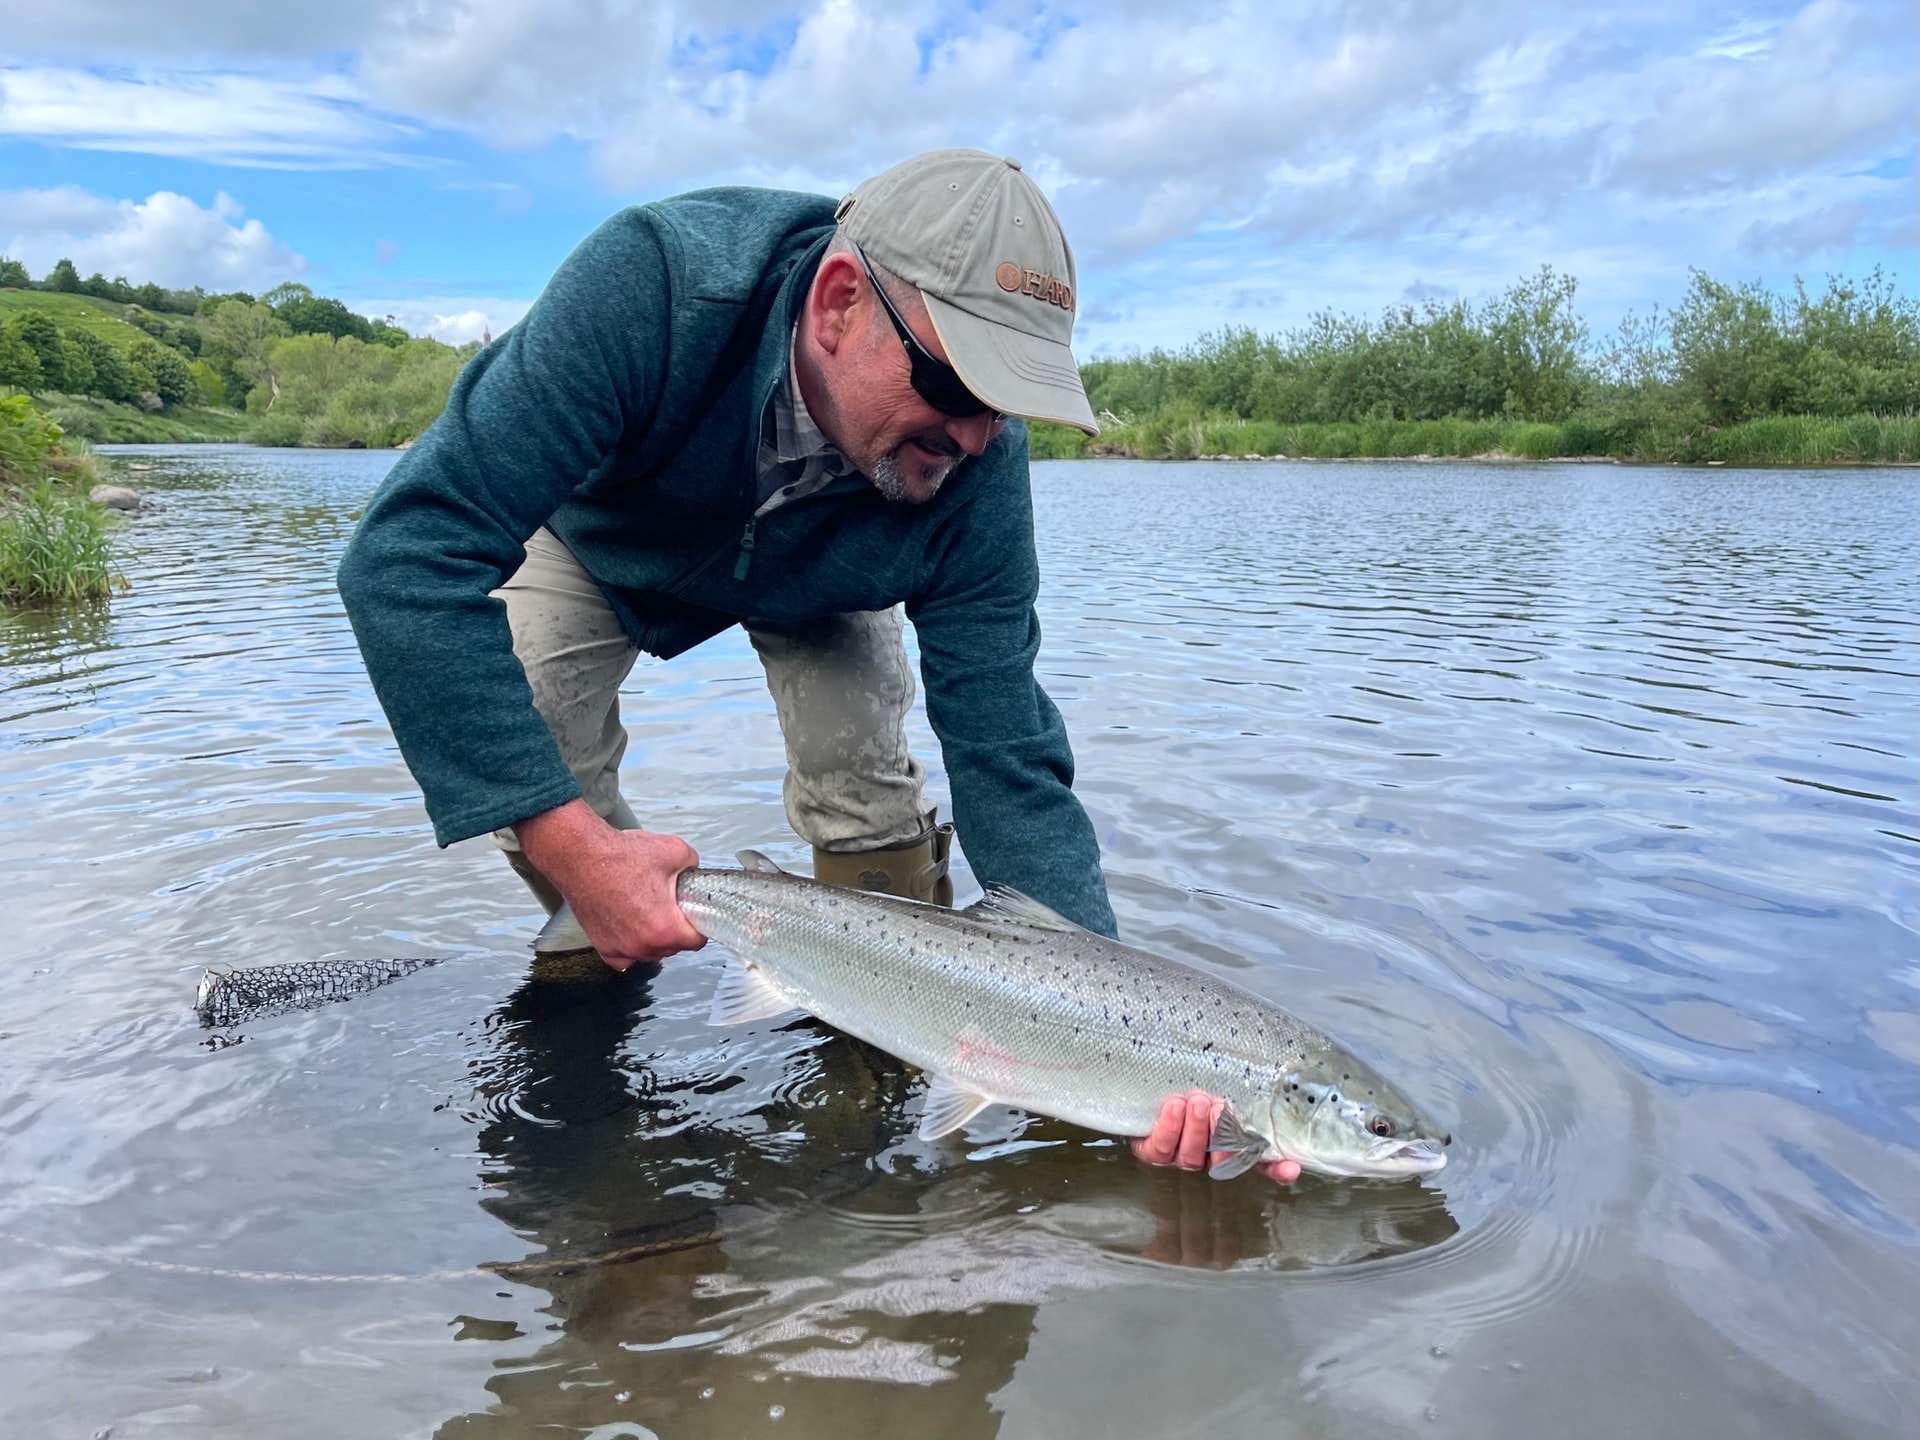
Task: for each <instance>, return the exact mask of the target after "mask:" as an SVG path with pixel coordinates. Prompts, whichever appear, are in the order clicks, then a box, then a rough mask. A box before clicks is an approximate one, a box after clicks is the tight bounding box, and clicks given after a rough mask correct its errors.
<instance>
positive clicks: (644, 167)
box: [0, 0, 1920, 356]
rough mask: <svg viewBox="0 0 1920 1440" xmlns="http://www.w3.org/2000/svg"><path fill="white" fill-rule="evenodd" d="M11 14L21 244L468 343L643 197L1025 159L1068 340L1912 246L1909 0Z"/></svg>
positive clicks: (5, 72) (1087, 347) (1913, 274)
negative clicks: (339, 306) (929, 151)
mask: <svg viewBox="0 0 1920 1440" xmlns="http://www.w3.org/2000/svg"><path fill="white" fill-rule="evenodd" d="M7 32H8V33H6V34H5V35H4V36H0V253H5V254H8V255H11V256H14V257H15V258H19V259H22V260H24V261H26V262H27V264H28V266H29V268H30V269H32V270H33V271H34V273H36V274H40V273H43V272H44V271H45V270H46V269H47V268H49V267H50V266H51V264H52V262H53V261H54V260H55V259H57V258H58V257H59V256H61V255H70V256H72V258H74V260H75V261H76V262H77V263H79V264H80V266H81V268H82V270H83V271H91V270H95V269H99V270H103V271H105V272H106V273H107V274H109V275H113V274H124V275H125V276H126V277H127V278H129V279H131V280H133V281H135V282H139V281H141V280H145V279H148V278H152V279H157V280H160V281H162V282H163V283H166V284H175V285H182V284H200V285H205V286H207V287H208V288H209V289H232V288H244V289H253V290H257V289H264V288H266V287H268V286H270V285H272V284H274V283H276V282H278V281H280V280H283V279H301V280H304V281H306V282H307V283H309V284H311V285H313V286H314V287H315V288H316V289H317V290H320V291H321V292H323V293H328V294H335V295H338V296H340V297H341V298H343V299H345V300H347V301H348V302H349V303H350V304H352V305H354V306H355V307H356V308H359V309H362V310H364V311H366V312H368V313H371V314H393V315H396V316H397V317H399V318H400V320H401V321H402V322H403V323H405V324H407V325H408V326H409V327H410V328H412V329H415V330H420V331H424V330H429V329H431V330H433V331H434V332H435V333H439V334H441V335H443V336H445V337H447V338H455V339H459V338H467V337H468V336H470V335H476V334H478V333H479V329H480V328H481V327H483V326H491V327H492V328H493V329H495V330H496V331H497V330H499V329H501V328H503V327H504V326H505V325H506V324H508V323H511V321H512V320H513V319H515V318H517V316H518V315H519V314H520V313H521V312H522V311H523V310H524V308H525V306H526V304H527V302H528V301H530V300H531V299H532V297H533V296H534V295H536V294H538V292H539V289H540V287H541V285H542V284H543V283H544V281H545V278H546V276H547V275H548V274H549V273H550V272H551V271H552V269H553V267H554V265H555V264H556V263H557V262H558V261H559V259H560V258H561V257H562V256H564V255H565V254H566V252H567V251H568V250H569V249H570V248H571V247H572V245H573V244H574V243H575V242H576V241H577V240H578V239H579V238H580V237H581V236H582V235H584V234H585V233H586V232H587V231H589V230H590V229H592V227H593V226H594V225H595V224H597V223H598V222H599V221H600V220H601V219H602V218H603V217H604V216H605V215H607V214H608V213H609V212H611V211H612V210H614V209H616V208H617V207H619V206H620V205H623V204H628V203H633V202H637V201H644V200H647V199H650V198H653V197H657V196H660V195H666V194H672V193H674V192H676V191H678V190H682V189H688V188H692V187H694V186H698V185H704V184H714V183H750V184H771V185H787V186H793V187H797V188H806V189H813V190H819V191H822V192H825V193H829V194H839V193H843V192H844V191H845V190H847V189H849V188H851V186H852V185H853V184H855V183H856V182H857V181H858V180H860V179H861V178H862V177H863V176H865V175H867V174H870V173H872V172H873V171H875V170H878V169H881V168H883V167H885V166H886V165H888V164H890V163H892V162H893V161H894V160H896V159H899V158H901V157H902V156H904V155H906V154H909V153H912V152H913V151H916V150H920V149H925V148H930V147H933V146H938V145H954V144H965V145H977V146H980V147H981V148H984V149H989V150H994V151H997V152H1000V153H1005V154H1012V155H1017V156H1019V157H1020V158H1021V159H1022V161H1023V162H1025V164H1026V166H1027V168H1028V169H1029V171H1031V172H1032V173H1033V174H1035V175H1036V177H1037V178H1039V179H1040V180H1041V182H1042V183H1043V184H1044V185H1045V186H1046V187H1047V188H1048V189H1049V191H1050V193H1051V194H1052V195H1053V197H1054V200H1055V203H1056V207H1057V208H1058V209H1059V211H1060V212H1061V215H1062V217H1063V219H1064V221H1065V223H1066V225H1067V230H1068V234H1069V237H1070V238H1071V240H1072V241H1073V244H1074V247H1075V251H1076V254H1077V256H1078V260H1079V266H1080V284H1079V286H1078V291H1079V294H1080V296H1081V297H1082V305H1081V314H1080V317H1079V329H1078V331H1077V337H1076V348H1077V349H1078V350H1079V352H1080V353H1081V354H1082V355H1083V356H1087V355H1092V354H1097V353H1101V352H1103V351H1115V350H1124V349H1126V348H1129V347H1132V346H1150V345H1155V344H1177V343H1180V342H1182V341H1184V340H1187V339H1190V338H1191V337H1193V336H1194V335H1196V334H1197V333H1199V332H1200V331H1202V330H1205V329H1208V328H1211V327H1213V326H1217V325H1219V324H1222V323H1234V324H1248V325H1253V326H1256V327H1258V328H1261V329H1268V330H1272V329H1283V328H1286V327H1288V326H1292V325H1296V324H1299V323H1301V322H1302V321H1304V320H1305V319H1306V318H1307V316H1308V315H1309V314H1311V313H1312V312H1314V311H1316V310H1320V309H1325V308H1331V309H1335V310H1342V311H1361V312H1373V311H1377V310H1378V309H1379V308H1380V307H1382V306H1384V305H1387V304H1390V303H1393V302H1395V301H1398V300H1401V299H1404V298H1424V297H1435V298H1443V297H1448V296H1452V295H1463V296H1467V297H1469V298H1474V297H1479V296H1484V295H1486V294H1489V293H1492V292H1494V291H1496V290H1498V289H1500V288H1502V287H1503V286H1505V285H1506V284H1508V283H1510V282H1511V281H1512V280H1514V279H1515V278H1516V277H1518V276H1519V275H1521V274H1523V273H1525V272H1529V271H1531V270H1533V269H1534V268H1536V267H1537V266H1539V265H1541V264H1551V265H1553V266H1555V267H1557V268H1559V269H1561V270H1564V271H1567V272H1570V273H1572V274H1574V275H1576V276H1578V277H1579V279H1580V281H1581V301H1580V304H1581V308H1582V310H1583V312H1584V313H1586V314H1587V315H1588V316H1589V318H1590V319H1592V320H1593V321H1594V322H1595V324H1596V326H1597V327H1601V328H1604V327H1606V326H1609V325H1611V324H1612V323H1613V322H1614V321H1615V320H1616V319H1617V318H1618V317H1619V316H1620V315H1621V314H1622V313H1623V312H1625V311H1627V310H1629V309H1645V308H1646V307H1647V306H1648V305H1650V304H1653V303H1671V302H1672V301H1674V300H1675V299H1677V298H1678V297H1679V296H1680V294H1681V293H1682V292H1683V290H1684V288H1685V285H1686V272H1687V267H1688V266H1689V265H1694V266H1698V267H1700V268H1702V269H1704V270H1707V271H1709V272H1710V273H1713V274H1715V275H1719V276H1722V277H1725V278H1753V279H1761V280H1764V281H1767V282H1768V283H1771V284H1774V285H1785V284H1787V283H1789V282H1790V281H1791V279H1792V277H1793V276H1794V275H1796V274H1801V275H1806V276H1808V277H1810V278H1817V277H1819V276H1821V275H1823V274H1825V273H1827V272H1830V271H1840V272H1846V273H1852V274H1858V273H1861V272H1864V271H1865V270H1867V269H1870V268H1871V267H1872V266H1874V265H1881V266H1884V267H1885V268H1886V269H1887V270H1888V271H1889V273H1891V274H1892V275H1893V276H1894V277H1895V278H1896V280H1897V282H1898V284H1899V285H1900V288H1901V289H1902V290H1903V291H1904V292H1906V293H1908V294H1912V293H1914V291H1915V289H1916V282H1917V279H1920V271H1917V267H1916V244H1917V243H1920V236H1917V234H1916V232H1917V231H1920V219H1917V218H1916V216H1917V215H1920V188H1917V187H1916V179H1915V154H1916V149H1920V9H1917V8H1916V7H1915V6H1914V5H1913V3H1912V0H1903V3H1880V0H1812V3H1796V0H1787V3H1780V4H1770V3H1755V0H1747V3H1740V4H1721V3H1715V0H1701V3H1693V4H1689V5H1684V6H1679V5H1673V4H1671V3H1663V4H1634V3H1624V4H1612V5H1578V4H1564V3H1562V4H1530V3H1522V0H1472V3H1466V0H1373V3H1361V0H1308V3H1283V0H1268V3H1254V4H1189V5H1178V4H1175V5H1169V4H1165V3H1154V4H1147V3H1138V0H1106V3H1102V4H1082V3H1077V0H1062V3H1056V4H1033V3H1011V0H1009V3H998V0H970V3H945V0H886V3H876V0H821V3H812V4H791V3H774V0H703V3H700V4H691V5H689V4H676V3H654V4H645V3H635V0H441V3H437V4H433V5H417V6H396V5H393V4H391V3H376V0H334V3H332V4H329V5H327V6H324V7H309V8H308V9H307V11H306V13H295V12H294V7H290V6H285V5H282V4H276V3H271V0H175V3H173V4H170V5H169V6H168V7H166V14H165V15H164V17H162V16H160V15H158V14H156V12H155V11H154V10H153V8H152V7H151V6H148V5H143V6H138V7H136V6H135V5H133V4H131V3H126V0H67V3H66V4H63V5H61V6H57V7H54V6H39V7H33V8H32V9H31V10H28V11H26V12H25V13H22V14H18V15H15V16H13V17H11V18H10V20H9V25H8V27H7Z"/></svg>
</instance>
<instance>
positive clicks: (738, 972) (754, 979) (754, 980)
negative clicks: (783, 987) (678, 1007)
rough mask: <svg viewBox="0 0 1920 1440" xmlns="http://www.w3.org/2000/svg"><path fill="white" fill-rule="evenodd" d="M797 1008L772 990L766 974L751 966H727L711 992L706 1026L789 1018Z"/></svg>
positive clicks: (776, 991) (798, 1007) (780, 993)
mask: <svg viewBox="0 0 1920 1440" xmlns="http://www.w3.org/2000/svg"><path fill="white" fill-rule="evenodd" d="M798 1009H800V1006H798V1005H796V1004H794V1003H793V1001H792V1000H790V999H788V998H787V996H786V995H785V994H783V993H782V992H781V991H779V990H777V989H775V988H774V984H773V982H772V981H771V980H769V979H768V978H767V975H766V972H765V971H763V970H756V969H754V968H753V967H752V966H750V965H742V964H739V963H737V962H736V963H734V964H730V965H728V966H727V968H726V970H725V971H724V972H723V973H722V974H721V976H720V988H719V989H718V990H716V991H714V992H713V1009H712V1010H710V1011H708V1012H707V1023H708V1024H709V1025H745V1024H748V1023H750V1022H751V1021H754V1020H771V1019H772V1018H773V1017H774V1016H776V1015H788V1014H791V1013H792V1012H793V1011H795V1010H798Z"/></svg>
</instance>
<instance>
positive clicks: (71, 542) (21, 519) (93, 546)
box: [0, 478, 120, 604]
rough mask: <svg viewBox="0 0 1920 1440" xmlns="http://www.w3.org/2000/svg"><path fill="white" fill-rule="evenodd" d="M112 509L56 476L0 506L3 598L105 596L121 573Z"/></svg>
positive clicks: (20, 601)
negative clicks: (114, 549)
mask: <svg viewBox="0 0 1920 1440" xmlns="http://www.w3.org/2000/svg"><path fill="white" fill-rule="evenodd" d="M111 523H112V522H111V521H110V520H109V519H108V518H107V512H106V511H105V510H103V509H102V508H101V507H99V506H97V505H93V504H90V503H88V501H87V500H86V498H85V497H84V496H81V495H76V494H74V493H73V492H72V491H70V490H67V489H65V488H63V487H62V486H61V485H60V484H58V482H56V481H54V480H52V479H51V478H49V479H46V480H42V481H41V482H40V484H39V485H38V486H37V487H35V488H34V489H32V490H29V491H27V492H26V493H25V494H23V495H20V496H17V497H15V498H14V499H13V501H12V502H11V503H9V504H6V505H4V506H0V600H4V601H6V602H8V603H10V604H35V603H48V602H57V601H63V600H100V599H104V598H106V597H107V596H108V595H110V594H112V593H113V589H114V586H115V585H116V584H118V583H120V577H119V575H118V573H117V572H116V571H115V570H114V567H113V554H112V543H111V539H110V537H109V534H108V528H107V527H108V526H109V525H110V524H111Z"/></svg>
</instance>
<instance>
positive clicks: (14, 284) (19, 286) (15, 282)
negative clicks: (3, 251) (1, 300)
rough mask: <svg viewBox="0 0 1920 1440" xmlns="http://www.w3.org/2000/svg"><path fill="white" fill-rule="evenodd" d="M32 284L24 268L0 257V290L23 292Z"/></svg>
mask: <svg viewBox="0 0 1920 1440" xmlns="http://www.w3.org/2000/svg"><path fill="white" fill-rule="evenodd" d="M32 284H33V277H31V276H30V275H28V274H27V267H26V266H24V265H22V264H21V263H20V262H19V261H18V260H9V259H7V258H6V256H4V255H0V289H8V290H25V289H27V288H28V287H29V286H30V285H32Z"/></svg>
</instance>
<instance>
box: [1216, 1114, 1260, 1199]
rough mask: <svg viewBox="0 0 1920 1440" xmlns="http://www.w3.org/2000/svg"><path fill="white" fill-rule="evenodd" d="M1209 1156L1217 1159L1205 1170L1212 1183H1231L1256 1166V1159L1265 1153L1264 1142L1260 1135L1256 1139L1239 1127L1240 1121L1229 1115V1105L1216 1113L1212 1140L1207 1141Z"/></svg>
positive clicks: (1248, 1131) (1253, 1135)
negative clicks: (1235, 1177) (1217, 1156)
mask: <svg viewBox="0 0 1920 1440" xmlns="http://www.w3.org/2000/svg"><path fill="white" fill-rule="evenodd" d="M1207 1151H1208V1153H1209V1154H1214V1155H1219V1156H1221V1158H1220V1159H1219V1160H1216V1161H1214V1163H1213V1164H1212V1165H1210V1166H1208V1167H1207V1174H1209V1175H1211V1176H1212V1177H1213V1178H1214V1179H1216V1180H1231V1179H1233V1177H1234V1176H1236V1175H1244V1174H1246V1173H1247V1171H1249V1170H1251V1169H1252V1168H1253V1167H1254V1166H1255V1165H1257V1164H1259V1163H1260V1157H1261V1156H1262V1155H1264V1154H1266V1153H1267V1140H1266V1137H1265V1136H1264V1135H1256V1134H1254V1133H1253V1132H1252V1131H1251V1130H1249V1129H1247V1127H1246V1126H1244V1125H1242V1124H1241V1123H1240V1117H1239V1116H1238V1115H1236V1114H1234V1113H1233V1107H1232V1106H1231V1105H1229V1106H1227V1107H1225V1108H1224V1109H1222V1110H1221V1112H1220V1118H1219V1119H1218V1120H1216V1121H1215V1122H1214V1126H1213V1137H1212V1138H1211V1139H1210V1140H1208V1141H1207Z"/></svg>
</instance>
